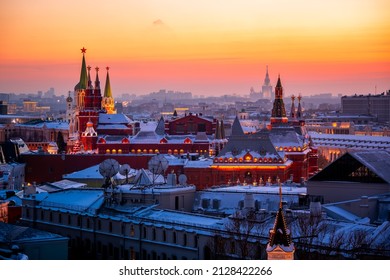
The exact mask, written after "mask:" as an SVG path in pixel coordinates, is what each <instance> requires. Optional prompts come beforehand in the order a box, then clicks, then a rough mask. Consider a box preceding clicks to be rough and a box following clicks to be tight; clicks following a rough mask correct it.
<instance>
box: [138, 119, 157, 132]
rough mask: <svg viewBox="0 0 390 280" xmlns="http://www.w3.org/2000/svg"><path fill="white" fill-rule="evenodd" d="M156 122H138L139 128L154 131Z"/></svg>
mask: <svg viewBox="0 0 390 280" xmlns="http://www.w3.org/2000/svg"><path fill="white" fill-rule="evenodd" d="M157 124H158V123H157V122H155V121H149V122H140V130H141V131H155V130H156V127H157Z"/></svg>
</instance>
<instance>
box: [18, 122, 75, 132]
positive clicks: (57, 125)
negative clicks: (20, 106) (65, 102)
mask: <svg viewBox="0 0 390 280" xmlns="http://www.w3.org/2000/svg"><path fill="white" fill-rule="evenodd" d="M15 126H19V127H35V128H43V127H46V128H48V129H56V130H69V123H68V122H59V121H50V122H49V121H40V122H36V123H28V122H27V123H23V124H16V125H15Z"/></svg>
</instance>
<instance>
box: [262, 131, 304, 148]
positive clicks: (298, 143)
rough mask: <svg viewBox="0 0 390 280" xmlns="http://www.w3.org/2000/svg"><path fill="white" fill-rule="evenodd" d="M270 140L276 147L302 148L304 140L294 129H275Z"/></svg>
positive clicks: (271, 132) (270, 133)
mask: <svg viewBox="0 0 390 280" xmlns="http://www.w3.org/2000/svg"><path fill="white" fill-rule="evenodd" d="M269 135H270V139H271V141H272V143H273V144H274V145H275V146H276V147H302V146H303V144H304V141H303V138H302V137H301V136H299V135H298V134H297V133H296V132H295V129H294V128H293V127H275V128H273V129H272V130H271V131H270V132H269Z"/></svg>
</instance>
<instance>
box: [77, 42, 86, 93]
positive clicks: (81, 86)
mask: <svg viewBox="0 0 390 280" xmlns="http://www.w3.org/2000/svg"><path fill="white" fill-rule="evenodd" d="M86 51H87V49H86V48H84V47H83V48H82V49H81V53H82V54H83V60H82V63H81V72H80V81H79V83H78V84H77V85H76V86H75V87H74V89H75V90H77V89H86V88H87V84H88V76H87V65H86V63H85V55H84V54H85V52H86Z"/></svg>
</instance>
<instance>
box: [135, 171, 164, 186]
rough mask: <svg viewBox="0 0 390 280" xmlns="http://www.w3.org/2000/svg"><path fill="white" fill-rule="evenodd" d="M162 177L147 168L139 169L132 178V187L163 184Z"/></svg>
mask: <svg viewBox="0 0 390 280" xmlns="http://www.w3.org/2000/svg"><path fill="white" fill-rule="evenodd" d="M164 183H165V180H164V177H163V176H162V175H160V174H153V173H152V172H150V171H149V170H146V169H143V168H142V169H140V170H139V171H138V173H137V175H136V176H135V179H134V187H137V186H152V185H153V184H164Z"/></svg>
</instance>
